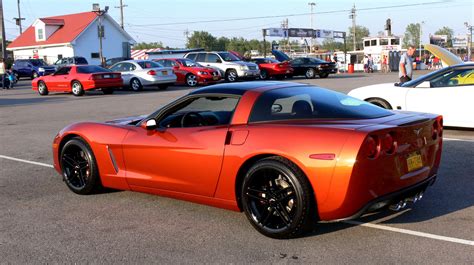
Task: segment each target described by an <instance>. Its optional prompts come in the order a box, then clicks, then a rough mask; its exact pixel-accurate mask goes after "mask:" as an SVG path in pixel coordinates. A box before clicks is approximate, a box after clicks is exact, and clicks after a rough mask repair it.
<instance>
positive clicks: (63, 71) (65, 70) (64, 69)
mask: <svg viewBox="0 0 474 265" xmlns="http://www.w3.org/2000/svg"><path fill="white" fill-rule="evenodd" d="M69 71H71V67H61V68H59V70H58V71H56V73H54V75H68V74H69Z"/></svg>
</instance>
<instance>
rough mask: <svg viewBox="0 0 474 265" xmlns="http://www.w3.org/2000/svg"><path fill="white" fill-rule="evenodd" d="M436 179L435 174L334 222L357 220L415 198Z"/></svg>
mask: <svg viewBox="0 0 474 265" xmlns="http://www.w3.org/2000/svg"><path fill="white" fill-rule="evenodd" d="M436 177H437V174H433V175H432V176H430V177H428V178H427V179H424V180H423V181H421V182H418V183H416V184H414V185H412V186H409V187H406V188H404V189H401V190H398V191H395V192H392V193H389V194H385V195H383V196H380V197H378V198H376V199H374V200H372V201H369V202H368V203H367V204H365V205H364V206H363V207H362V208H361V209H360V210H358V211H357V212H356V213H354V214H352V215H350V216H348V217H344V218H340V219H337V220H332V221H344V220H352V219H357V218H359V217H360V216H362V215H364V214H367V213H370V212H374V211H377V210H380V209H384V208H386V207H388V206H390V205H391V204H394V203H396V202H398V201H400V200H404V199H406V198H410V197H413V196H414V195H415V194H417V193H418V192H420V191H425V190H426V189H427V188H428V187H429V186H431V185H433V184H434V183H435V181H436Z"/></svg>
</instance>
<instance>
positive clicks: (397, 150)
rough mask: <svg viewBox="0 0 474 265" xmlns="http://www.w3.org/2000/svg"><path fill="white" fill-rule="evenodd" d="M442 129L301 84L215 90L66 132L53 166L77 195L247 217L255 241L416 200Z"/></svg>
mask: <svg viewBox="0 0 474 265" xmlns="http://www.w3.org/2000/svg"><path fill="white" fill-rule="evenodd" d="M442 123H443V119H442V117H441V116H438V115H433V114H424V113H414V112H396V111H390V110H386V109H382V108H379V107H377V106H375V105H372V104H370V103H367V102H364V101H360V100H358V99H355V98H352V97H349V96H347V95H345V94H341V93H337V92H334V91H331V90H327V89H323V88H319V87H314V86H309V85H304V84H297V83H288V82H247V83H235V84H220V85H214V86H209V87H205V88H201V89H198V90H194V91H193V92H191V93H189V94H188V95H186V96H184V97H182V98H179V99H178V100H176V101H174V102H172V103H170V104H169V105H167V106H165V107H163V108H161V109H159V110H157V111H156V112H154V113H152V114H150V115H148V116H141V117H135V118H125V119H121V120H115V121H111V122H106V123H96V122H81V123H76V124H72V125H69V126H67V127H66V128H64V129H63V130H61V131H60V132H59V133H58V135H57V136H56V137H55V138H54V142H53V151H54V152H53V153H54V167H55V168H56V170H57V171H58V172H59V173H60V174H61V175H62V176H63V178H64V181H65V182H66V184H67V186H68V187H69V188H70V189H71V190H72V191H73V192H75V193H78V194H89V193H93V192H96V191H97V190H98V189H99V188H101V187H107V188H113V189H119V190H131V191H139V192H147V193H152V194H159V195H163V196H169V197H173V198H178V199H183V200H188V201H192V202H197V203H203V204H208V205H212V206H217V207H222V208H227V209H231V210H236V211H244V212H245V214H246V215H247V217H248V219H249V220H250V223H251V224H252V225H253V226H254V227H255V228H256V229H257V230H258V231H259V232H261V233H262V234H264V235H267V236H270V237H274V238H290V237H295V236H298V235H301V234H302V233H304V232H305V231H307V230H308V229H310V228H312V224H314V222H313V221H317V220H320V221H329V220H342V219H351V218H357V217H359V216H361V215H362V214H365V213H368V212H373V211H378V210H382V209H385V208H392V209H394V210H398V209H400V208H403V207H405V206H406V204H407V203H408V202H415V201H417V200H418V199H421V197H422V194H423V192H424V190H425V189H426V188H427V187H428V186H430V185H431V184H433V183H434V181H435V178H436V175H437V171H438V167H439V164H440V157H441V150H442V132H443V127H442Z"/></svg>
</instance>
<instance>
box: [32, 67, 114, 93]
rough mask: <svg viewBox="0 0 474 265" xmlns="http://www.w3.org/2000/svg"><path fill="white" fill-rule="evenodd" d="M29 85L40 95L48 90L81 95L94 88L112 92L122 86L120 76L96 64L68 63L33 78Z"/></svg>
mask: <svg viewBox="0 0 474 265" xmlns="http://www.w3.org/2000/svg"><path fill="white" fill-rule="evenodd" d="M31 85H32V88H33V90H35V91H38V94H40V95H41V96H46V95H48V94H49V92H72V94H73V95H74V96H82V95H84V92H85V91H87V90H95V89H101V90H102V92H103V93H104V94H112V93H114V89H115V88H117V87H120V86H122V76H121V75H120V73H114V72H112V71H110V70H109V69H105V68H102V67H100V66H96V65H69V66H63V67H61V68H59V69H58V70H57V71H56V72H54V73H53V74H51V75H45V76H40V77H38V78H35V79H33V81H31Z"/></svg>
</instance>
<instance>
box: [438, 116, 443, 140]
mask: <svg viewBox="0 0 474 265" xmlns="http://www.w3.org/2000/svg"><path fill="white" fill-rule="evenodd" d="M438 135H439V137H443V118H442V117H440V118H439V119H438Z"/></svg>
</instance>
